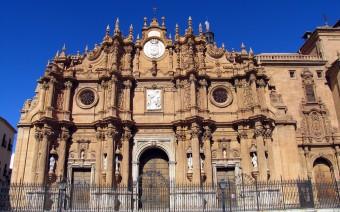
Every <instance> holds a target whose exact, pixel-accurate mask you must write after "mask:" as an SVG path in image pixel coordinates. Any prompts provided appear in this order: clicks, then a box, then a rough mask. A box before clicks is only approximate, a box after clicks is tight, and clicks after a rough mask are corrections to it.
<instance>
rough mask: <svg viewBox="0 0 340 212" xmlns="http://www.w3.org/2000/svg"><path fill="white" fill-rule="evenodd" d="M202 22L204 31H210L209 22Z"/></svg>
mask: <svg viewBox="0 0 340 212" xmlns="http://www.w3.org/2000/svg"><path fill="white" fill-rule="evenodd" d="M204 24H205V31H206V32H210V23H209V21H205V22H204Z"/></svg>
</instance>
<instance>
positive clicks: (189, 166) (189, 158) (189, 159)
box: [188, 153, 192, 170]
mask: <svg viewBox="0 0 340 212" xmlns="http://www.w3.org/2000/svg"><path fill="white" fill-rule="evenodd" d="M188 169H189V170H192V154H191V153H189V154H188Z"/></svg>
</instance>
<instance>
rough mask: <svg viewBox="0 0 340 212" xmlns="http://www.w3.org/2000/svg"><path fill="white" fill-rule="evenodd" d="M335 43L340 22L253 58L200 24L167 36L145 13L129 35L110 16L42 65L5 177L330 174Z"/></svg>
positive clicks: (124, 179) (337, 137) (335, 158)
mask: <svg viewBox="0 0 340 212" xmlns="http://www.w3.org/2000/svg"><path fill="white" fill-rule="evenodd" d="M203 28H205V29H203ZM339 46H340V28H339V24H336V25H334V26H325V27H319V28H317V29H315V31H314V32H312V33H306V34H305V43H304V44H303V46H302V47H301V49H300V51H299V53H287V54H278V53H262V54H257V55H255V54H254V53H253V51H252V50H251V49H249V50H248V49H247V48H246V47H245V45H243V44H242V45H241V49H240V50H239V51H234V50H227V49H225V47H224V46H221V47H218V46H217V45H216V43H214V34H213V32H211V31H210V26H209V23H208V22H206V23H205V26H204V27H203V26H202V25H201V24H200V25H199V27H198V31H197V33H196V32H194V29H193V24H192V20H191V18H189V19H188V24H187V27H186V30H185V34H183V35H181V34H180V33H179V27H178V25H176V31H175V36H174V37H173V38H171V36H169V35H168V33H167V28H166V25H165V19H164V18H162V19H161V20H159V21H158V20H157V19H155V18H154V19H152V20H151V21H150V22H148V20H147V19H146V18H145V19H144V25H143V27H142V32H141V36H137V37H136V38H134V35H133V27H132V26H131V27H130V30H129V33H128V35H126V36H124V35H123V34H122V32H121V30H120V26H119V21H118V20H117V21H116V23H115V26H114V29H113V30H110V28H109V27H108V28H107V29H106V33H105V36H104V38H103V41H102V42H101V44H100V45H96V46H95V47H94V49H92V50H88V49H86V50H85V52H84V53H83V54H79V53H78V54H76V55H69V54H67V53H66V49H65V48H63V49H62V51H61V52H59V53H57V54H56V56H55V57H54V59H53V60H52V61H51V62H49V63H48V65H47V67H46V70H45V72H44V75H43V76H42V77H41V78H40V79H39V80H38V85H37V88H36V91H35V96H34V98H33V99H29V100H27V101H26V102H25V104H24V106H23V109H22V111H21V119H20V122H19V124H18V136H17V146H16V153H15V162H14V168H13V172H12V179H11V181H12V183H19V182H24V183H39V184H43V183H54V182H59V181H65V180H66V181H68V182H72V183H79V182H86V183H90V184H97V185H98V184H105V185H130V184H132V183H135V182H138V181H139V180H141V179H143V177H144V178H146V177H147V176H150V175H157V176H158V177H159V178H160V179H162V180H165V181H169V182H171V183H174V184H193V185H194V184H195V185H199V184H214V183H217V182H219V181H221V180H222V179H231V180H235V181H236V182H237V181H238V180H240V179H239V178H240V175H242V176H243V177H244V178H246V179H247V180H249V181H252V180H258V181H271V180H280V179H285V180H289V179H298V178H300V179H312V180H313V181H315V182H318V181H321V180H326V181H331V180H339V179H340V177H339V166H340V131H339V120H338V118H337V110H338V109H339V108H340V105H339V102H337V101H335V100H334V99H333V95H332V90H331V89H330V87H329V85H328V84H329V83H328V81H327V79H326V76H327V73H328V72H327V71H328V68H329V67H330V65H331V64H333V62H334V61H339V53H337V51H340V48H339ZM335 69H337V72H336V71H335V72H336V73H338V68H337V67H335ZM335 86H338V87H339V83H338V84H336V85H335ZM339 90H340V89H339ZM337 108H338V109H337ZM155 179H156V178H155Z"/></svg>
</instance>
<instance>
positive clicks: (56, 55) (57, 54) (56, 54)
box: [54, 50, 59, 58]
mask: <svg viewBox="0 0 340 212" xmlns="http://www.w3.org/2000/svg"><path fill="white" fill-rule="evenodd" d="M58 57H59V50H57V52H56V53H55V56H54V58H58Z"/></svg>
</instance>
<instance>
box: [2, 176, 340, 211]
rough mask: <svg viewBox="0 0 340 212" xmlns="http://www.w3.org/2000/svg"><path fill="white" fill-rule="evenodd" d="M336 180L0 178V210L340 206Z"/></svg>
mask: <svg viewBox="0 0 340 212" xmlns="http://www.w3.org/2000/svg"><path fill="white" fill-rule="evenodd" d="M339 194H340V181H339V182H322V183H312V182H311V181H310V180H291V181H270V182H253V183H242V182H241V183H239V184H236V183H234V182H233V181H221V182H220V183H218V184H214V185H200V186H194V185H173V184H171V183H169V184H162V185H158V184H155V185H148V186H146V187H145V186H144V187H142V186H140V185H138V184H135V185H133V186H116V187H106V186H96V185H88V184H67V183H59V184H53V185H43V186H41V185H34V184H11V185H8V184H1V185H0V211H57V212H59V211H264V210H285V209H303V208H316V209H319V208H320V209H321V208H329V209H331V208H340V195H339Z"/></svg>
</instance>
